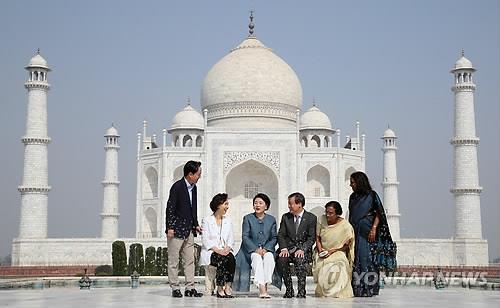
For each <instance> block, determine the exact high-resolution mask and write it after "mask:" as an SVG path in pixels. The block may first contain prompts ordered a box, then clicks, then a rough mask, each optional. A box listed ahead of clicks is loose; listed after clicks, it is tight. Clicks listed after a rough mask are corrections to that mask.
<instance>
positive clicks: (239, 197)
mask: <svg viewBox="0 0 500 308" xmlns="http://www.w3.org/2000/svg"><path fill="white" fill-rule="evenodd" d="M225 184H226V185H225V186H226V192H227V194H228V195H229V203H230V208H229V212H228V216H229V217H231V220H232V223H233V229H234V235H235V240H236V241H237V242H239V241H241V222H242V219H243V216H245V215H246V214H248V213H252V212H253V206H252V199H253V197H254V196H255V194H257V193H258V192H261V193H265V194H266V195H268V196H269V198H270V199H271V207H270V209H269V211H268V213H269V214H271V215H273V216H274V217H275V218H276V220H277V223H278V224H279V219H280V218H279V217H278V213H279V206H278V177H277V176H276V174H275V173H274V172H273V171H272V170H271V168H269V167H267V166H266V165H264V164H262V163H260V162H258V161H256V160H253V159H251V160H248V161H245V162H243V163H241V164H239V165H237V166H236V167H234V168H233V169H231V170H230V171H229V173H228V174H227V176H226V181H225Z"/></svg>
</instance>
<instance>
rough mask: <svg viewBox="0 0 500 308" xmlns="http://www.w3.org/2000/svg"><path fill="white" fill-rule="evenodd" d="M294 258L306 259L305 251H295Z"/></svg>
mask: <svg viewBox="0 0 500 308" xmlns="http://www.w3.org/2000/svg"><path fill="white" fill-rule="evenodd" d="M294 256H295V257H296V258H303V257H304V250H301V249H297V251H295V254H294Z"/></svg>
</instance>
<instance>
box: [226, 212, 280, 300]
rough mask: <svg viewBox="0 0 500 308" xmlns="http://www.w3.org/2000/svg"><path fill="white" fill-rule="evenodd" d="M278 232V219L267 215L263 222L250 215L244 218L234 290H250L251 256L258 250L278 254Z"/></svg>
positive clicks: (237, 255) (253, 214) (237, 256)
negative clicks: (261, 249)
mask: <svg viewBox="0 0 500 308" xmlns="http://www.w3.org/2000/svg"><path fill="white" fill-rule="evenodd" d="M277 242H278V232H277V227H276V218H274V216H272V215H269V214H266V215H265V216H264V218H263V219H262V220H260V219H258V218H257V216H255V213H250V214H247V215H245V217H243V224H242V232H241V247H240V250H239V251H238V254H236V272H235V276H234V281H233V288H234V290H236V291H249V290H250V274H251V272H252V267H251V264H252V260H251V258H250V255H251V254H252V252H254V251H255V250H256V249H257V248H259V247H262V248H264V249H266V250H267V251H269V252H272V253H273V254H275V253H276V244H277Z"/></svg>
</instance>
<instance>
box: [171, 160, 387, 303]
mask: <svg viewBox="0 0 500 308" xmlns="http://www.w3.org/2000/svg"><path fill="white" fill-rule="evenodd" d="M200 177H201V163H200V162H196V161H188V162H187V163H186V164H185V166H184V177H183V178H182V179H180V180H178V181H177V182H175V183H174V184H173V185H172V187H171V189H170V195H169V198H168V202H167V209H166V235H167V245H168V279H169V283H170V286H171V288H172V296H173V297H182V296H183V295H182V293H181V291H180V287H179V279H178V264H179V256H180V255H182V257H183V259H184V272H185V278H186V284H185V285H186V289H185V292H184V296H187V297H201V296H202V295H203V294H202V293H200V292H198V291H197V290H196V289H195V288H194V237H195V236H197V235H201V237H202V249H201V256H200V263H201V265H206V266H212V267H215V268H216V272H215V285H216V286H217V288H216V290H215V296H217V297H220V298H232V297H234V295H233V290H234V291H249V289H250V284H251V283H250V277H251V275H252V274H253V276H254V280H253V282H254V284H255V285H256V286H257V287H258V289H259V297H260V298H270V296H269V293H268V286H269V285H270V284H272V285H275V286H276V287H278V288H280V289H281V288H282V285H283V284H284V286H285V289H286V290H285V294H284V296H283V297H284V298H292V297H295V296H296V297H297V298H305V297H306V275H307V272H308V269H309V266H310V265H311V264H312V273H313V277H314V282H315V283H316V290H315V295H316V296H326V297H340V298H348V297H353V296H356V297H358V296H374V295H378V293H379V277H380V275H379V274H380V270H381V269H384V266H386V268H387V265H388V264H389V265H395V261H394V260H395V245H394V244H393V243H392V239H391V238H390V233H389V228H388V225H387V219H386V216H385V211H384V209H383V206H382V203H381V201H380V198H379V197H378V195H377V193H376V192H375V191H373V190H372V188H371V186H370V182H369V180H368V177H367V176H366V175H365V174H364V173H363V172H355V173H353V174H352V175H351V178H350V186H351V188H352V189H353V193H352V194H351V196H350V198H349V219H348V220H347V219H344V218H342V217H341V215H342V206H341V205H340V203H338V202H337V201H330V202H328V203H326V204H325V212H324V214H323V215H321V216H320V217H318V218H317V217H316V215H314V214H312V213H310V212H308V211H306V210H305V209H304V206H305V204H306V201H305V197H304V195H302V194H301V193H299V192H295V193H292V194H290V195H289V196H288V209H289V212H288V213H285V214H283V216H282V217H281V221H280V224H279V229H278V225H277V223H276V218H275V217H273V216H272V215H270V214H268V213H267V210H269V207H270V206H271V200H270V198H269V197H268V196H267V195H266V194H263V193H258V194H257V195H255V197H254V198H253V202H252V205H253V212H252V213H250V214H247V215H245V216H244V217H243V223H242V238H241V246H240V249H239V251H238V253H236V254H235V251H234V243H235V240H234V233H233V226H232V223H231V221H230V219H228V218H227V217H226V213H227V211H228V209H229V201H228V195H227V194H225V193H219V194H217V195H215V196H214V197H213V198H212V201H211V202H210V209H211V210H212V213H213V214H212V215H210V216H207V217H205V218H204V219H203V220H202V225H200V224H199V223H198V219H197V202H196V193H197V188H196V183H197V181H198V179H199V178H200ZM388 249H389V250H391V249H392V250H393V251H388ZM292 265H293V269H294V271H295V274H296V276H297V293H295V291H294V288H293V284H292V277H291V274H292Z"/></svg>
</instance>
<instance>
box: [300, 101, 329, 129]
mask: <svg viewBox="0 0 500 308" xmlns="http://www.w3.org/2000/svg"><path fill="white" fill-rule="evenodd" d="M300 129H328V130H331V129H332V123H331V122H330V118H328V116H327V115H326V114H325V113H324V112H323V111H321V110H319V108H318V107H316V106H312V107H311V108H309V110H307V111H306V112H304V113H303V114H302V116H301V117H300Z"/></svg>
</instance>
